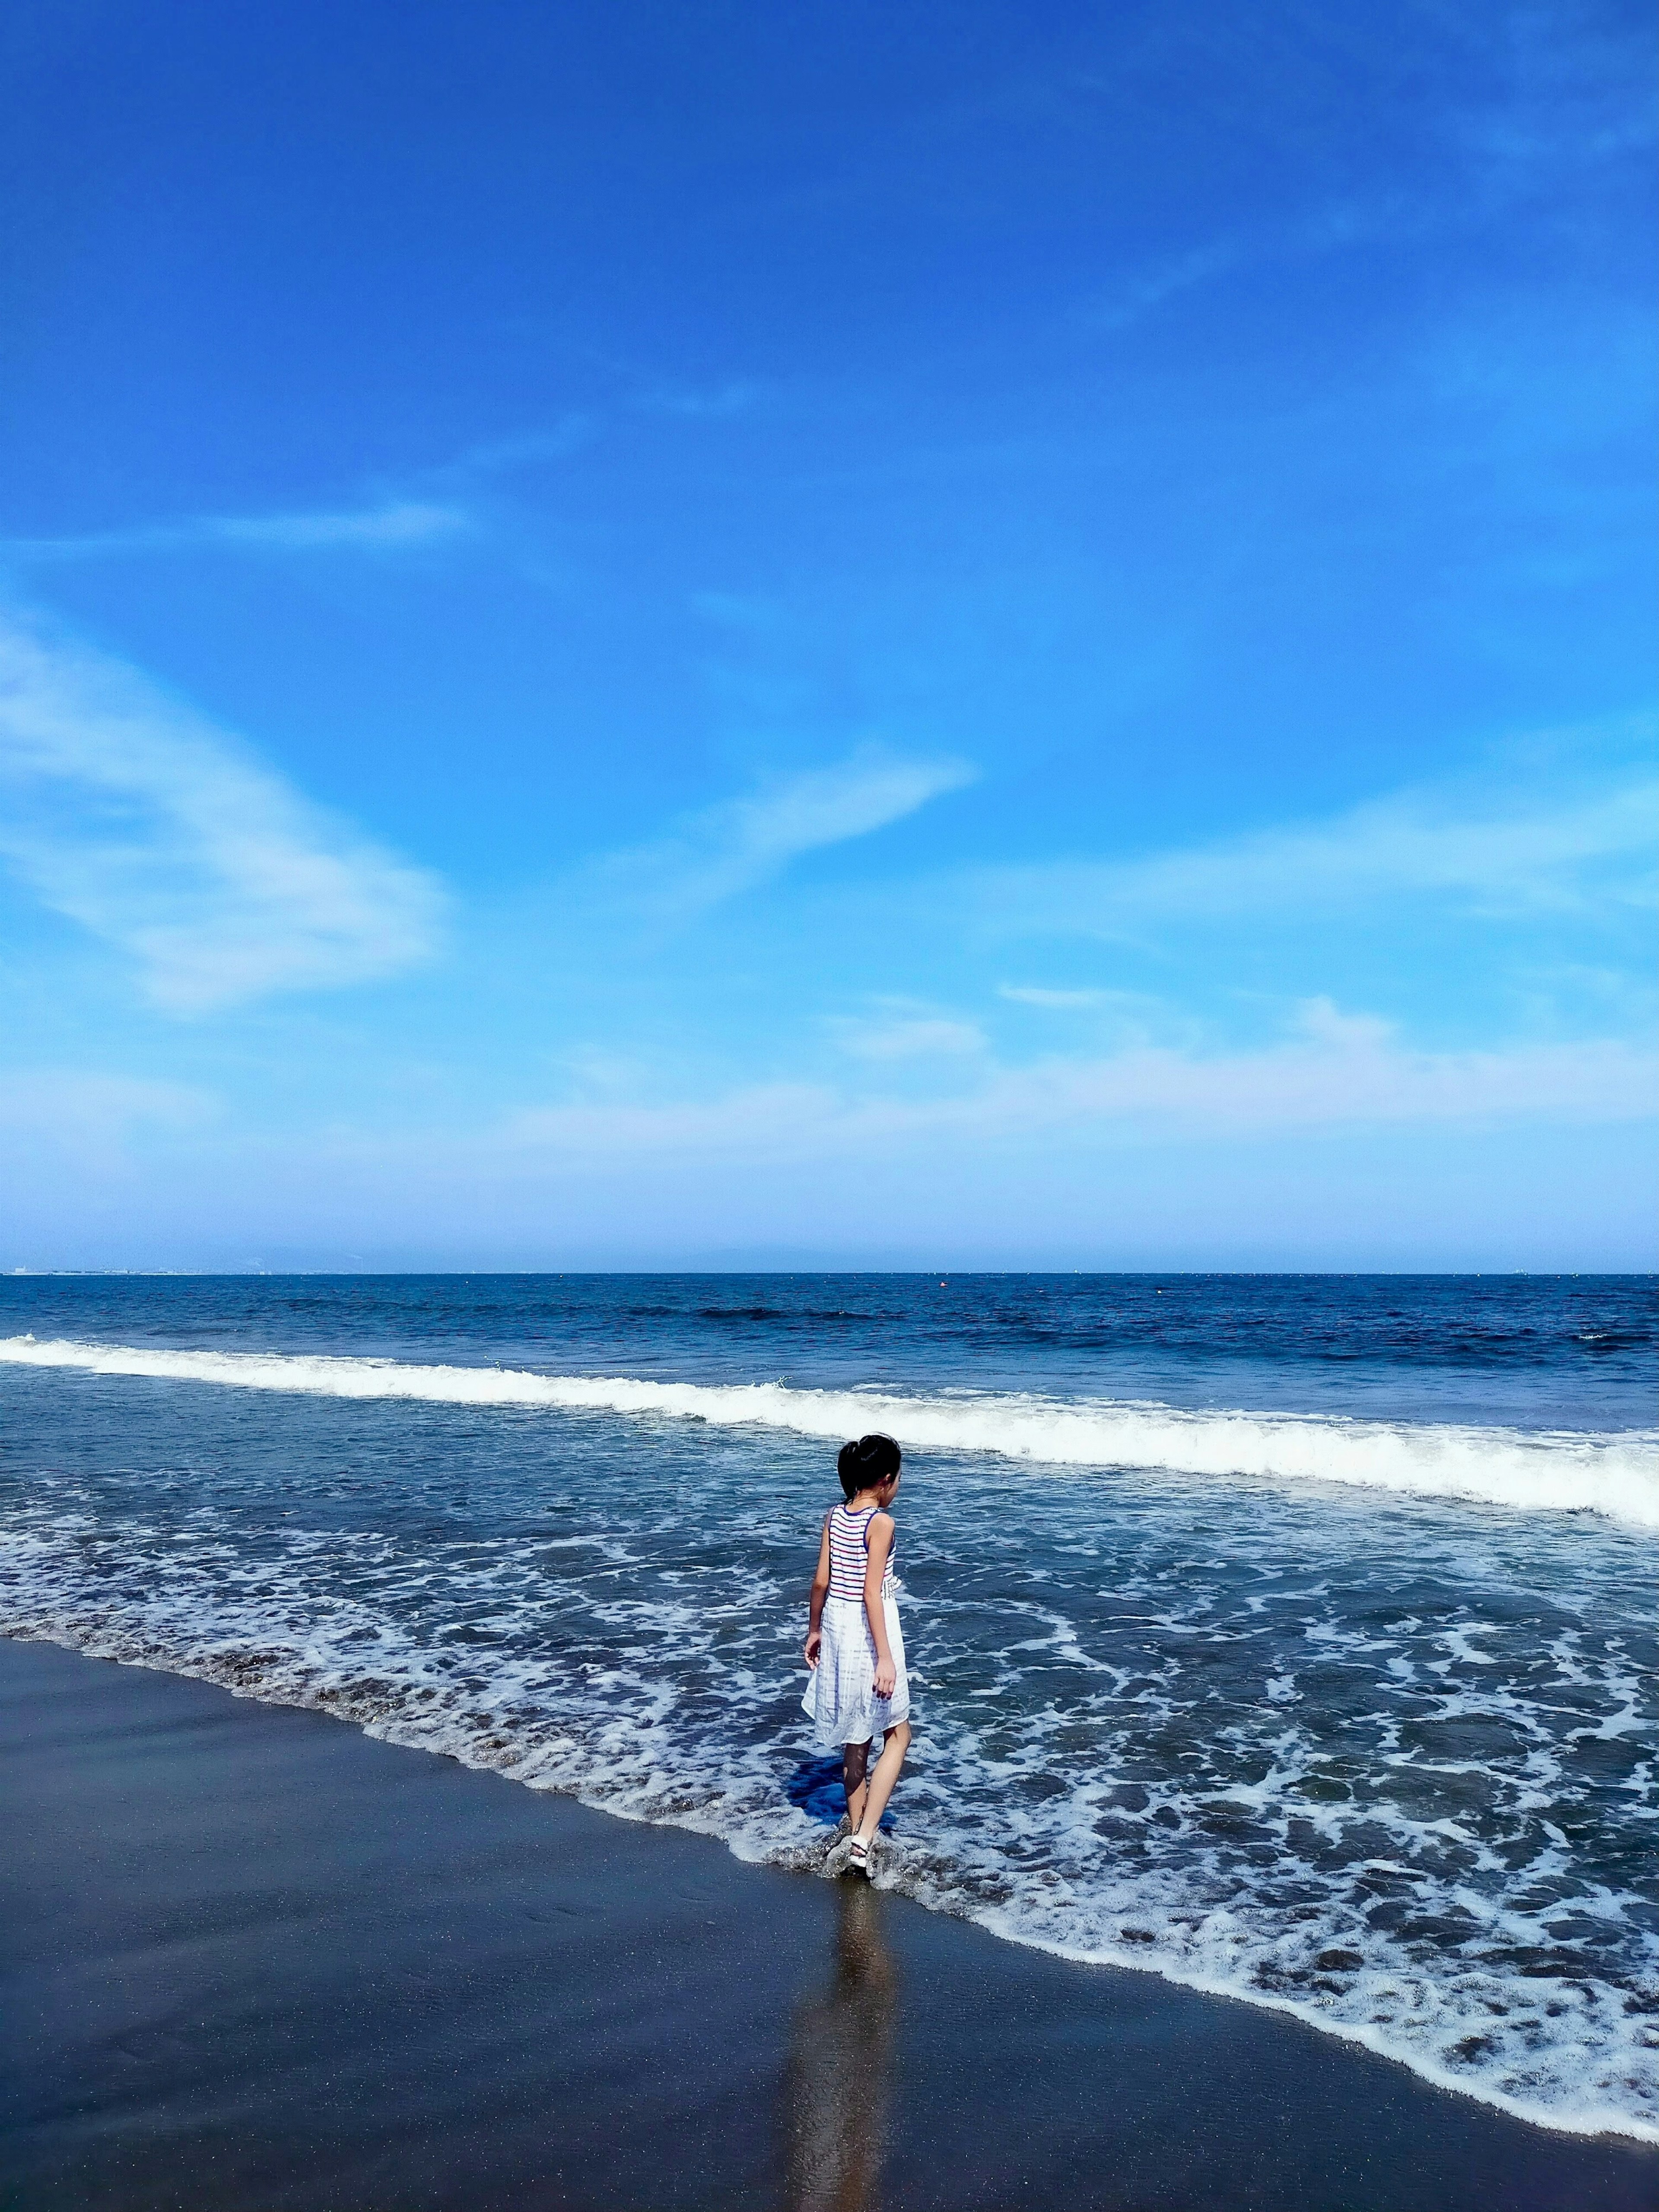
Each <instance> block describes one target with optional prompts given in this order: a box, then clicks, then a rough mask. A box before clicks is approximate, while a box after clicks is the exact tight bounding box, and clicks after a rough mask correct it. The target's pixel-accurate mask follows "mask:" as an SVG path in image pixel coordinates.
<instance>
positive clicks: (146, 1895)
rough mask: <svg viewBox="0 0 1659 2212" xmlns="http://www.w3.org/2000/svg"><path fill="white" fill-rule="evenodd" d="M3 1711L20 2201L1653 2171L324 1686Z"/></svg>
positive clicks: (840, 2204) (388, 2203)
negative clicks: (656, 1816) (379, 1730)
mask: <svg viewBox="0 0 1659 2212" xmlns="http://www.w3.org/2000/svg"><path fill="white" fill-rule="evenodd" d="M0 1708H3V1716H4V1725H3V1731H0V1741H3V1747H4V1748H3V1763H4V1802H5V1805H6V1808H7V1815H8V1817H7V1819H6V1820H5V1822H4V1823H3V1826H0V1865H3V1881H4V1888H5V1893H6V1896H7V1899H8V1910H7V1912H6V1916H5V1917H6V1924H7V1930H8V1933H7V1936H6V1939H5V1955H4V1964H3V1984H4V1986H3V1999H4V2001H3V2006H0V2014H3V2019H4V2021H5V2027H4V2030H3V2035H4V2043H5V2063H4V2069H3V2075H4V2088H3V2092H0V2095H3V2106H0V2169H3V2172H4V2175H5V2177H6V2179H5V2182H4V2185H3V2191H0V2203H3V2204H4V2205H5V2206H6V2207H8V2208H9V2209H10V2208H15V2212H25V2208H27V2212H58V2209H59V2208H63V2212H68V2208H70V2207H73V2208H75V2212H148V2208H158V2212H159V2208H161V2207H179V2208H190V2209H191V2212H197V2208H204V2207H208V2206H211V2207H214V2208H221V2209H222V2212H242V2208H246V2209H247V2212H252V2208H255V2207H258V2208H260V2212H401V2208H404V2207H408V2208H411V2212H412V2208H417V2207H418V2208H438V2207H452V2206H453V2207H456V2208H460V2207H463V2206H465V2207H467V2208H469V2212H479V2208H487V2207H497V2206H499V2207H501V2208H507V2207H509V2206H510V2207H513V2208H522V2207H532V2206H569V2207H580V2208H594V2212H599V2208H601V2207H603V2208H606V2212H623V2208H638V2207H646V2206H650V2207H653V2208H654V2207H670V2206H671V2207H677V2208H678V2207H686V2208H690V2207H693V2206H708V2207H716V2206H719V2207H737V2206H755V2207H761V2206H768V2207H771V2206H788V2207H792V2208H805V2207H809V2206H810V2207H817V2206H822V2207H826V2208H828V2207H831V2206H834V2207H837V2208H842V2212H849V2208H854V2207H861V2206H868V2207H874V2206H875V2205H877V2204H880V2205H882V2206H884V2207H886V2208H888V2209H889V2212H897V2208H902V2207H912V2206H914V2207H917V2208H921V2207H924V2206H925V2207H929V2208H939V2212H945V2208H956V2207H963V2208H967V2207H970V2206H971V2207H975V2208H987V2212H988V2208H992V2207H997V2206H1003V2205H1030V2206H1066V2207H1078V2208H1082V2207H1100V2208H1105V2207H1114V2208H1122V2212H1128V2209H1129V2208H1135V2209H1136V2212H1140V2208H1148V2212H1150V2208H1155V2207H1156V2208H1169V2212H1176V2208H1182V2212H1191V2208H1196V2207H1216V2208H1243V2207H1249V2208H1251V2212H1279V2208H1282V2212H1318V2208H1331V2212H1335V2208H1344V2212H1361V2208H1364V2212H1373V2208H1374V2212H1412V2209H1413V2208H1419V2207H1420V2208H1422V2212H1430V2208H1433V2209H1434V2212H1446V2208H1449V2207H1455V2206H1460V2205H1466V2204H1467V2205H1471V2206H1474V2205H1477V2204H1478V2205H1480V2206H1481V2207H1482V2208H1483V2212H1498V2208H1516V2212H1520V2208H1523V2207H1524V2208H1528V2212H1546V2208H1548V2209H1549V2212H1585V2208H1590V2207H1595V2208H1604V2212H1625V2209H1626V2208H1628V2212H1648V2208H1650V2207H1651V2205H1652V2204H1653V2203H1655V2201H1656V2197H1659V2153H1656V2152H1654V2151H1652V2150H1649V2149H1646V2148H1644V2147H1642V2146H1641V2145H1639V2144H1636V2143H1632V2142H1623V2141H1616V2140H1601V2141H1586V2140H1583V2139H1580V2138H1575V2137H1572V2136H1565V2135H1558V2134H1553V2133H1550V2132H1547V2131H1544V2130H1538V2129H1534V2128H1532V2127H1528V2126H1527V2125H1525V2124H1521V2123H1518V2122H1516V2121H1513V2120H1510V2119H1509V2118H1505V2117H1504V2115H1503V2114H1501V2113H1499V2112H1494V2111H1492V2110H1490V2109H1488V2108H1486V2107H1484V2106H1481V2105H1480V2104H1478V2103H1475V2102H1474V2101H1473V2100H1467V2099H1463V2098H1460V2097H1457V2096H1455V2095H1451V2094H1448V2093H1443V2092H1440V2091H1437V2090H1435V2089H1433V2088H1431V2087H1426V2086H1425V2085H1424V2084H1423V2083H1422V2082H1421V2081H1418V2080H1417V2079H1416V2078H1414V2077H1413V2075H1411V2074H1409V2073H1408V2072H1407V2070H1406V2069H1404V2068H1402V2067H1400V2066H1396V2065H1393V2064H1390V2063H1387V2062H1384V2061H1381V2060H1378V2059H1376V2058H1373V2057H1370V2056H1369V2055H1368V2054H1366V2053H1364V2052H1363V2051H1356V2050H1352V2049H1351V2048H1348V2047H1346V2046H1344V2045H1340V2044H1338V2043H1335V2042H1333V2041H1331V2040H1330V2039H1326V2038H1323V2037H1321V2036H1319V2035H1317V2034H1316V2033H1313V2032H1311V2031H1310V2030H1308V2029H1305V2028H1304V2027H1301V2026H1300V2025H1298V2024H1297V2023H1296V2022H1294V2021H1284V2020H1280V2019H1278V2018H1276V2017H1274V2016H1273V2015H1268V2014H1266V2013H1263V2012H1261V2011H1259V2010H1257V2009H1255V2008H1251V2007H1249V2006H1246V2005H1243V2004H1238V2003H1233V2002H1225V2001H1221V2000H1216V1999H1210V1998H1206V1997H1203V1996H1194V1995H1192V1994H1190V1993H1188V1992H1187V1991H1185V1990H1180V1989H1177V1988H1173V1987H1171V1986H1170V1985H1168V1984H1165V1983H1164V1982H1162V1981H1160V1980H1159V1979H1158V1978H1156V1977H1154V1976H1152V1975H1141V1974H1135V1973H1128V1972H1121V1971H1115V1970H1111V1969H1102V1968H1093V1967H1079V1966H1070V1965H1068V1964H1067V1963H1066V1962H1064V1961H1062V1960H1056V1959H1053V1958H1050V1957H1048V1956H1045V1955H1043V1954H1040V1953H1037V1952H1035V1951H1031V1950H1029V1949H1025V1948H1019V1947H1017V1946H1014V1945H1012V1944H1007V1943H1003V1942H998V1941H997V1940H996V1939H995V1938H994V1937H992V1936H988V1935H987V1934H985V1933H983V1932H982V1931H981V1930H979V1929H974V1928H971V1927H969V1926H966V1925H963V1924H962V1923H958V1922H956V1921H953V1920H951V1919H949V1918H947V1917H943V1916H940V1915H938V1914H930V1913H927V1912H925V1911H921V1910H919V1909H917V1908H916V1907H915V1906H913V1905H909V1904H908V1902H907V1901H906V1900H904V1899H902V1898H898V1897H895V1896H889V1895H883V1894H880V1893H873V1894H872V1893H869V1892H867V1891H865V1890H862V1889H859V1888H849V1887H847V1886H842V1885H834V1884H830V1883H827V1882H822V1881H812V1880H810V1879H804V1878H801V1877H799V1876H791V1875H786V1874H781V1873H779V1872H776V1871H774V1870H771V1869H764V1868H758V1867H751V1866H745V1865H743V1864H740V1863H738V1861H736V1860H735V1859H733V1858H732V1857H731V1856H730V1855H729V1853H728V1852H726V1850H724V1849H723V1848H722V1847H721V1846H720V1845H719V1844H716V1843H714V1842H712V1841H709V1840H706V1839H704V1838H699V1837H696V1836H692V1835H687V1834H683V1833H678V1832H671V1831H665V1830H661V1829H652V1828H646V1827H642V1826H635V1825H632V1824H629V1823H627V1822H623V1821H619V1820H614V1819H611V1818H609V1817H607V1816H605V1815H604V1814H599V1813H595V1812H592V1811H589V1810H587V1809H586V1808H583V1807H582V1806H580V1805H578V1804H575V1803H574V1802H571V1801H569V1800H568V1799H564V1798H561V1797H558V1796H551V1795H547V1794H543V1793H538V1792H534V1791H532V1790H526V1789H525V1788H523V1787H521V1786H519V1785H517V1784H512V1783H509V1782H506V1781H503V1780H501V1779H498V1778H495V1777H493V1776H490V1775H487V1774H479V1773H476V1772H471V1771H467V1770H465V1769H464V1768H462V1767H460V1766H459V1765H456V1764H454V1763H453V1762H452V1761H449V1760H447V1759H436V1758H433V1757H431V1756H429V1755H428V1754H425V1753H418V1752H411V1751H407V1750H404V1749H400V1748H395V1747H389V1746H386V1745H384V1744H380V1743H377V1742H375V1741H371V1740H370V1739H368V1737H366V1736H364V1735H362V1734H361V1733H359V1732H358V1731H357V1730H356V1729H353V1728H350V1727H348V1726H345V1725H343V1724H341V1723H337V1722H334V1721H331V1720H329V1719H326V1718H323V1717H319V1716H316V1715H314V1714H311V1713H306V1712H300V1711H288V1710H283V1709H276V1708H271V1707H267V1706H262V1705H256V1704H253V1703H252V1702H249V1701H246V1700H244V1699H237V1698H234V1697H233V1696H231V1695H230V1694H228V1692H225V1691H223V1690H221V1689H218V1688H216V1687H213V1686H208V1685H205V1684H202V1683H198V1682H194V1681H189V1680H180V1679H177V1678H174V1677H172V1676H168V1675H164V1674H155V1673H150V1672H148V1671H145V1670H143V1669H138V1668H123V1667H118V1666H115V1665H112V1664H111V1663H109V1662H103V1661H97V1660H89V1659H87V1658H83V1657H81V1656H78V1655H74V1654H71V1653H70V1652H67V1651H64V1650H59V1649H58V1648H56V1647H55V1646H52V1645H47V1644H24V1643H18V1642H15V1641H0ZM849 2081H854V2082H856V2083H857V2084H858V2085H859V2087H858V2089H857V2094H858V2095H859V2096H860V2099H861V2100H862V2105H863V2108H864V2109H865V2110H866V2112H868V2113H869V2115H870V2124H869V2126H868V2127H867V2129H866V2130H864V2132H863V2133H862V2134H861V2135H860V2136H857V2137H856V2138H854V2140H853V2141H851V2142H848V2140H847V2138H846V2136H845V2133H844V2131H843V2130H841V2129H840V2128H839V2127H838V2126H837V2124H836V2119H837V2116H838V2114H839V2112H841V2111H842V2109H843V2099H844V2097H845V2095H846V2093H847V2089H848V2082H849Z"/></svg>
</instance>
